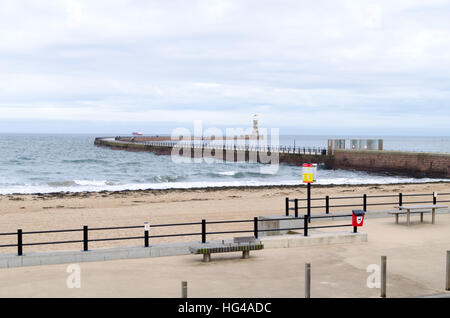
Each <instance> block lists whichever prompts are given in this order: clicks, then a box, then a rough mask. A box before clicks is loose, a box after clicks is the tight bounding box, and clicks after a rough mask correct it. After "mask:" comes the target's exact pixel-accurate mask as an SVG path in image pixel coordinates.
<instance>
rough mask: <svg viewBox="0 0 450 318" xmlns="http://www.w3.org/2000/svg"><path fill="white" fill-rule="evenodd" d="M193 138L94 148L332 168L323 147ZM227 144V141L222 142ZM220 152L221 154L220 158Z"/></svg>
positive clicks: (122, 140) (114, 141)
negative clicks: (273, 160)
mask: <svg viewBox="0 0 450 318" xmlns="http://www.w3.org/2000/svg"><path fill="white" fill-rule="evenodd" d="M205 141H208V140H205V139H203V140H199V139H195V138H192V141H189V142H186V141H183V142H179V141H173V140H171V139H170V137H159V136H154V137H99V138H96V139H95V142H94V144H95V145H96V146H103V147H108V148H112V149H118V150H128V151H148V152H153V153H155V154H158V155H172V154H173V153H176V154H179V155H181V156H184V157H190V158H199V157H220V158H223V159H224V160H226V161H232V162H259V163H270V162H268V161H267V158H266V157H267V156H269V157H270V156H272V155H275V154H276V155H278V160H279V162H280V163H287V164H294V165H297V166H300V165H301V164H302V163H303V162H311V163H317V164H324V165H325V167H327V168H332V162H331V161H332V156H330V155H329V153H328V150H327V149H326V148H323V147H298V146H297V147H295V146H277V147H273V146H256V145H240V144H229V143H224V144H220V145H217V144H214V143H208V142H205ZM223 141H226V139H223ZM219 152H222V153H221V154H220V153H219Z"/></svg>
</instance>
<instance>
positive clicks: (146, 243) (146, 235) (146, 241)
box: [144, 230, 149, 247]
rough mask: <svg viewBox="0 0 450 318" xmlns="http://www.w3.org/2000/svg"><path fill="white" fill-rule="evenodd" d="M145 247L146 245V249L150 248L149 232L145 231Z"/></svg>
mask: <svg viewBox="0 0 450 318" xmlns="http://www.w3.org/2000/svg"><path fill="white" fill-rule="evenodd" d="M144 245H145V247H148V245H149V244H148V231H147V230H145V231H144Z"/></svg>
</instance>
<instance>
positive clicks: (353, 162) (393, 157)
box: [332, 150, 450, 178]
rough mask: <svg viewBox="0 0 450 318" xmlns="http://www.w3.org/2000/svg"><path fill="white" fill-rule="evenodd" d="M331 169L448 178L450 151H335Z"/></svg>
mask: <svg viewBox="0 0 450 318" xmlns="http://www.w3.org/2000/svg"><path fill="white" fill-rule="evenodd" d="M332 166H333V169H345V170H363V171H369V172H381V173H389V174H394V175H408V176H412V177H417V178H423V177H429V178H450V154H440V153H423V152H407V151H385V150H383V151H373V150H366V151H364V150H335V151H334V153H333V163H332Z"/></svg>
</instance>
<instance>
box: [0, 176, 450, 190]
mask: <svg viewBox="0 0 450 318" xmlns="http://www.w3.org/2000/svg"><path fill="white" fill-rule="evenodd" d="M438 181H441V182H442V181H443V182H450V181H449V180H448V179H428V178H425V179H413V178H400V177H386V178H383V180H380V178H372V179H367V178H352V179H347V178H336V179H334V178H330V179H325V178H324V179H322V180H319V181H318V182H317V184H324V185H331V184H334V185H342V184H353V185H356V184H392V183H424V182H438ZM86 183H87V184H86V185H80V186H76V187H73V186H72V187H67V186H63V187H58V188H55V187H49V186H37V185H31V186H30V185H21V186H12V187H11V186H10V187H8V188H3V189H1V188H0V194H13V193H21V194H33V193H53V192H86V191H88V192H99V191H122V190H147V189H155V190H159V189H161V190H162V189H174V188H178V189H190V188H207V187H211V188H215V187H242V186H278V185H299V184H302V182H301V181H297V180H282V181H256V180H247V181H245V180H236V181H196V182H164V183H130V184H108V182H101V181H96V182H93V181H89V182H86Z"/></svg>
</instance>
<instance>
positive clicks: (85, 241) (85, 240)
mask: <svg viewBox="0 0 450 318" xmlns="http://www.w3.org/2000/svg"><path fill="white" fill-rule="evenodd" d="M83 250H84V251H87V250H88V226H87V225H85V226H83Z"/></svg>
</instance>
